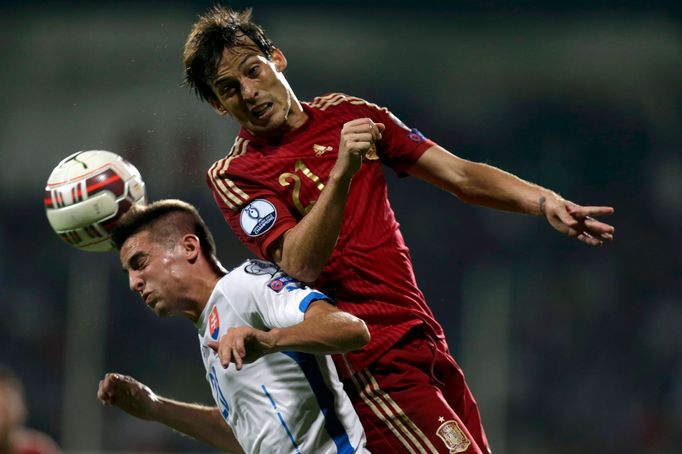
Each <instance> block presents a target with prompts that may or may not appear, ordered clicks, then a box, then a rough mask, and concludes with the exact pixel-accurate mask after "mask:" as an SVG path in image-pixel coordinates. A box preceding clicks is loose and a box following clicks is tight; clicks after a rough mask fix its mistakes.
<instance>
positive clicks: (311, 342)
mask: <svg viewBox="0 0 682 454" xmlns="http://www.w3.org/2000/svg"><path fill="white" fill-rule="evenodd" d="M321 304H328V303H325V302H322V303H321ZM270 334H271V335H272V336H273V339H274V347H273V351H288V350H293V351H299V352H304V353H312V354H316V355H327V354H332V353H345V352H348V351H352V350H356V349H358V348H360V347H362V346H364V345H366V344H367V343H368V342H369V340H370V337H369V331H368V330H367V326H366V325H365V322H363V321H362V320H360V319H359V318H357V317H355V316H353V315H351V314H348V313H346V312H341V311H336V312H332V313H326V314H324V315H319V316H315V317H310V318H308V317H306V319H305V320H304V321H303V322H301V323H299V324H298V325H295V326H292V327H289V328H276V329H273V330H271V331H270Z"/></svg>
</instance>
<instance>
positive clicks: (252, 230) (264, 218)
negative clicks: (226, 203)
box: [239, 199, 277, 236]
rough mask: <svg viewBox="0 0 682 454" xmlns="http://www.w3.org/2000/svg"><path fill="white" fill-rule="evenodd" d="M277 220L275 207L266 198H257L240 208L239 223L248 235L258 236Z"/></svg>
mask: <svg viewBox="0 0 682 454" xmlns="http://www.w3.org/2000/svg"><path fill="white" fill-rule="evenodd" d="M276 220H277V209H276V208H275V206H274V205H273V204H272V203H270V202H268V201H267V200H263V199H257V200H254V201H253V202H251V203H249V204H248V205H246V206H245V207H244V208H243V209H242V213H241V215H240V217H239V223H240V224H241V226H242V230H244V233H246V234H247V235H249V236H260V235H262V234H264V233H265V232H267V231H268V230H270V229H271V228H272V226H273V225H275V221H276Z"/></svg>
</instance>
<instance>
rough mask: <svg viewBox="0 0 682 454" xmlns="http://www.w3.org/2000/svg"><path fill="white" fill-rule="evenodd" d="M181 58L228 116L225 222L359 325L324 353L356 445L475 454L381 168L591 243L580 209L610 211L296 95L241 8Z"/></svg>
mask: <svg viewBox="0 0 682 454" xmlns="http://www.w3.org/2000/svg"><path fill="white" fill-rule="evenodd" d="M184 59H185V68H186V83H187V84H188V85H189V86H190V87H192V88H193V89H194V90H195V91H196V93H197V94H198V95H199V97H200V98H201V99H203V100H205V101H207V102H208V103H210V104H211V106H212V107H213V108H214V109H215V110H216V111H217V112H218V113H219V114H221V115H229V116H231V117H232V118H233V119H234V120H235V121H237V122H238V123H239V124H240V125H241V131H240V132H239V135H238V137H237V139H236V141H235V143H234V145H233V146H232V149H231V150H230V152H229V153H228V154H227V156H226V157H225V158H223V159H221V160H219V161H217V162H216V163H215V164H214V165H213V166H211V168H210V169H209V171H208V175H207V179H208V184H209V186H210V188H211V190H212V191H213V195H214V198H215V200H216V202H217V204H218V206H219V207H220V209H221V211H222V213H223V215H224V217H225V219H226V221H227V222H228V224H229V225H230V227H231V228H232V230H233V231H234V233H235V234H236V235H237V236H238V237H239V238H240V239H241V240H242V241H243V242H244V243H245V244H246V246H247V247H248V248H249V249H250V250H251V251H253V252H254V253H255V254H257V255H258V256H260V257H263V258H267V259H269V260H273V261H274V262H276V263H277V264H278V265H279V266H280V267H281V268H282V269H283V270H285V271H286V272H287V273H288V274H290V275H292V276H294V277H296V278H298V279H300V280H303V281H307V282H315V285H316V286H317V287H318V288H320V289H321V290H322V291H324V292H325V293H327V294H328V295H330V296H332V297H333V298H335V300H336V302H337V304H338V306H339V308H341V309H343V310H345V311H348V312H350V313H352V314H354V315H356V316H358V317H361V318H362V319H363V320H365V322H366V323H367V325H368V327H369V330H370V332H371V335H372V340H371V342H370V343H369V344H368V345H367V346H365V347H364V348H362V349H360V350H358V351H355V352H351V353H348V354H345V355H338V356H337V357H336V358H335V363H336V365H337V368H338V370H339V375H340V377H341V378H342V379H343V381H344V385H345V389H346V391H347V392H348V394H349V395H350V397H351V399H352V400H353V403H354V405H355V407H356V411H357V413H358V415H359V416H360V419H361V421H362V423H363V425H364V427H365V431H366V433H367V438H368V444H367V447H368V449H370V450H371V451H374V452H377V453H388V452H410V453H424V452H428V453H431V452H447V453H457V452H466V453H479V454H480V453H483V452H488V451H489V447H488V442H487V440H486V436H485V433H484V431H483V428H482V425H481V420H480V416H479V412H478V408H477V405H476V401H475V400H474V398H473V397H472V395H471V392H470V391H469V389H468V387H467V385H466V383H465V380H464V376H463V374H462V371H461V369H460V368H459V366H458V365H457V363H456V362H455V361H454V359H453V358H452V356H451V355H450V353H449V351H448V347H447V343H446V341H445V338H444V334H443V330H442V328H441V327H440V325H439V324H438V322H436V320H435V319H434V317H433V314H432V313H431V311H430V309H429V307H428V306H427V304H426V302H425V299H424V295H423V294H422V292H421V291H420V290H419V288H418V287H417V284H416V281H415V277H414V272H413V270H412V264H411V261H410V254H409V250H408V248H407V246H406V245H405V242H404V241H403V237H402V235H401V233H400V230H399V228H398V224H397V222H396V220H395V217H394V214H393V211H392V210H391V207H390V205H389V202H388V198H387V190H386V182H385V179H384V175H383V170H382V165H386V166H388V167H390V168H392V169H393V171H395V172H397V173H398V174H401V175H402V174H407V175H413V176H416V177H418V178H420V179H422V180H425V181H427V182H429V183H431V184H434V185H436V186H438V187H440V188H442V189H445V190H447V191H449V192H451V193H453V194H455V195H456V196H458V197H459V198H460V199H461V200H463V201H465V202H467V203H475V204H479V205H484V206H488V207H493V208H498V209H503V210H509V211H517V212H522V213H527V214H532V215H536V216H544V217H545V218H546V220H547V221H548V222H549V223H550V225H551V226H552V227H554V228H555V229H556V230H558V231H560V232H562V233H565V234H568V235H569V236H572V237H576V238H577V239H578V240H580V241H583V242H585V243H587V244H589V245H593V246H599V245H601V244H602V243H603V242H604V241H607V240H611V239H612V238H613V232H614V229H613V227H611V226H610V225H608V224H605V223H602V222H600V221H597V220H596V219H594V218H593V216H599V215H607V214H611V213H612V212H613V209H612V208H611V207H593V206H580V205H577V204H575V203H572V202H570V201H568V200H565V199H563V198H562V197H561V196H559V195H558V194H556V193H555V192H552V191H550V190H548V189H545V188H542V187H540V186H537V185H535V184H532V183H529V182H526V181H524V180H522V179H520V178H517V177H516V176H514V175H511V174H509V173H507V172H504V171H502V170H500V169H497V168H495V167H492V166H488V165H485V164H480V163H475V162H471V161H467V160H465V159H462V158H460V157H457V156H455V155H453V154H450V153H449V152H448V151H446V150H445V149H443V148H442V147H440V146H438V145H437V144H435V143H434V142H432V141H431V140H429V139H427V138H425V137H424V136H423V135H422V134H421V133H420V132H419V131H418V130H416V129H410V128H408V127H406V126H405V125H404V124H403V123H401V122H400V120H398V119H397V118H396V117H395V116H393V115H392V114H391V113H390V112H389V111H388V110H386V109H384V108H381V107H378V106H376V105H374V104H371V103H369V102H367V101H364V100H362V99H359V98H355V97H352V96H348V95H344V94H340V93H330V94H327V95H324V96H320V97H318V98H315V99H314V100H313V101H311V102H307V103H305V102H304V103H302V102H300V101H299V100H298V99H297V98H296V96H295V94H294V92H293V90H292V89H291V87H290V86H289V84H288V82H287V80H286V79H285V77H284V75H283V71H284V69H285V68H286V66H287V61H286V58H285V56H284V54H283V53H282V51H281V50H280V49H278V48H276V47H275V46H274V45H273V43H272V42H271V41H270V39H269V38H268V37H267V36H266V35H265V33H264V32H263V30H262V29H261V28H260V27H259V26H258V25H256V24H254V23H253V22H252V21H251V12H250V10H246V11H244V12H236V11H232V10H229V9H227V8H223V7H214V8H212V9H211V10H209V12H208V13H207V14H206V15H204V16H202V17H200V18H199V20H198V21H197V22H196V23H195V24H194V27H193V29H192V31H191V33H190V35H189V37H188V39H187V43H186V45H185V52H184Z"/></svg>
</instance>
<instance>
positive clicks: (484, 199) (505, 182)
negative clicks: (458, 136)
mask: <svg viewBox="0 0 682 454" xmlns="http://www.w3.org/2000/svg"><path fill="white" fill-rule="evenodd" d="M464 177H465V178H464V179H463V180H462V182H461V183H460V184H459V185H458V186H457V187H453V188H452V192H453V193H454V194H455V195H457V196H458V197H459V198H460V199H461V200H463V201H464V202H466V203H470V204H474V205H482V206H486V207H490V208H496V209H500V210H505V211H515V212H520V213H526V214H531V215H534V216H541V215H544V205H545V203H546V201H547V200H548V199H550V198H559V197H560V196H559V195H558V194H556V193H555V192H553V191H551V190H549V189H546V188H543V187H542V186H539V185H537V184H534V183H530V182H528V181H525V180H523V179H521V178H519V177H517V176H515V175H512V174H511V173H508V172H505V171H504V170H501V169H498V168H496V167H493V166H489V165H487V164H483V163H476V162H470V161H469V162H467V164H466V165H465V173H464Z"/></svg>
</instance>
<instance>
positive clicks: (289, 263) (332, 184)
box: [272, 173, 351, 282]
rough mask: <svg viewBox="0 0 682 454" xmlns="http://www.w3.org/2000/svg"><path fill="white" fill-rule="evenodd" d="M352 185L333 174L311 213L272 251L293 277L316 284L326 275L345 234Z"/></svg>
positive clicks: (275, 260)
mask: <svg viewBox="0 0 682 454" xmlns="http://www.w3.org/2000/svg"><path fill="white" fill-rule="evenodd" d="M350 182H351V178H350V177H342V176H337V175H335V174H334V173H332V175H331V176H330V178H329V181H328V182H327V185H326V186H325V188H324V189H323V190H322V192H321V193H320V197H319V199H318V200H317V202H315V205H313V208H312V209H311V210H310V212H309V213H308V214H306V215H305V216H304V217H303V219H301V221H300V222H299V223H298V224H297V225H296V226H295V227H293V228H292V229H290V230H289V231H287V232H286V233H285V234H284V235H283V239H282V240H281V242H280V243H279V245H278V247H276V248H275V249H274V251H272V260H273V261H274V262H276V263H277V264H278V265H279V266H280V267H281V268H282V269H283V270H284V271H285V272H286V273H287V274H289V275H290V276H292V277H295V278H296V279H299V280H301V281H304V282H312V281H314V280H315V279H317V277H318V276H319V275H320V273H321V272H322V268H324V266H325V264H326V263H327V260H328V259H329V257H330V256H331V254H332V251H333V250H334V247H335V246H336V241H337V239H338V237H339V233H340V231H341V224H342V221H343V213H344V206H345V204H346V199H347V197H348V190H349V188H350Z"/></svg>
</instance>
